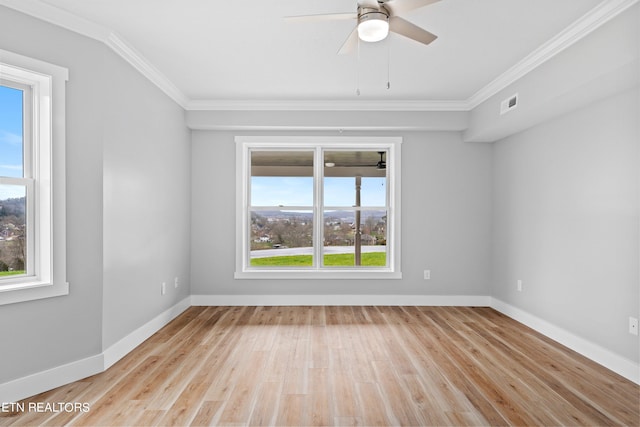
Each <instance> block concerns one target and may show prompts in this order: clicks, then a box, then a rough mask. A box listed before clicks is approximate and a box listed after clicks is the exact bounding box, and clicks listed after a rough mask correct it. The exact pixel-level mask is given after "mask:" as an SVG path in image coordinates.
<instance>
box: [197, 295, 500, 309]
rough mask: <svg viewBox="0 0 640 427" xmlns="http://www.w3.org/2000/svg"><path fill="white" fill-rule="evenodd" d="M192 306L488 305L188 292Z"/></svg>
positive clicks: (451, 299)
mask: <svg viewBox="0 0 640 427" xmlns="http://www.w3.org/2000/svg"><path fill="white" fill-rule="evenodd" d="M191 304H192V305H196V306H245V305H246V306H254V305H262V306H274V305H421V306H429V305H431V306H475V307H489V305H490V304H491V297H488V296H482V295H192V296H191Z"/></svg>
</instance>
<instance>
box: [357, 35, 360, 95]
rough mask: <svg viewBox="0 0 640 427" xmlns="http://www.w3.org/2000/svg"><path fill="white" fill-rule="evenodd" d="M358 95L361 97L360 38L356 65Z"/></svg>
mask: <svg viewBox="0 0 640 427" xmlns="http://www.w3.org/2000/svg"><path fill="white" fill-rule="evenodd" d="M356 95H357V96H360V37H358V59H357V63H356Z"/></svg>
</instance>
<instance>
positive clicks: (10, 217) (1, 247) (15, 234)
mask: <svg viewBox="0 0 640 427" xmlns="http://www.w3.org/2000/svg"><path fill="white" fill-rule="evenodd" d="M26 210H27V203H26V188H25V187H24V186H21V185H6V184H0V278H2V277H5V276H8V275H16V274H24V273H25V265H26V253H27V252H26V223H25V218H26V216H25V213H26Z"/></svg>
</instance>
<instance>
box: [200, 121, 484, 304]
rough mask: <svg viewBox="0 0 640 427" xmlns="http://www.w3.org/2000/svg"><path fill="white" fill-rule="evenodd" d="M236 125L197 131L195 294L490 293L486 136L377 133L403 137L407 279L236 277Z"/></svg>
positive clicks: (403, 235) (405, 267)
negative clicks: (475, 140)
mask: <svg viewBox="0 0 640 427" xmlns="http://www.w3.org/2000/svg"><path fill="white" fill-rule="evenodd" d="M319 114H322V113H319ZM363 114H366V113H363ZM290 125H291V126H295V125H296V123H290ZM236 134H238V132H235V133H233V132H222V131H194V132H193V137H192V191H193V194H192V207H193V208H192V226H193V233H192V241H191V244H192V246H191V254H192V256H191V261H192V293H193V294H195V295H211V294H226V295H243V294H256V295H262V294H292V295H302V294H329V295H331V294H400V295H402V294H409V295H411V294H426V295H488V292H489V276H490V241H491V238H490V232H491V229H490V220H491V219H490V216H491V215H490V212H491V208H490V203H491V198H490V197H489V195H490V185H491V146H490V145H484V144H468V143H464V142H462V139H461V134H460V133H459V132H394V133H388V134H383V135H399V136H402V137H403V138H404V142H403V144H402V208H401V209H402V210H401V214H402V216H401V218H402V273H403V279H401V280H364V281H363V280H331V281H323V280H307V281H300V280H279V281H269V280H234V278H233V273H234V268H235V259H234V256H235V217H236V215H235V196H236V195H235V184H234V182H235V161H234V159H235V143H234V136H235V135H236ZM267 134H268V133H267ZM276 134H279V135H285V134H286V133H285V132H277V133H276ZM294 134H295V135H301V134H303V133H302V132H296V133H294ZM333 134H334V135H337V134H338V133H337V132H336V133H333ZM342 135H343V136H347V135H366V133H353V134H351V133H349V132H346V133H343V134H342ZM375 135H381V133H380V132H376V133H375ZM424 269H430V270H431V277H432V279H431V280H429V281H425V280H424V279H423V270H424Z"/></svg>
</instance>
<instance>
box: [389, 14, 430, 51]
mask: <svg viewBox="0 0 640 427" xmlns="http://www.w3.org/2000/svg"><path fill="white" fill-rule="evenodd" d="M389 31H393V32H394V33H397V34H400V35H401V36H405V37H407V38H410V39H412V40H415V41H417V42H420V43H423V44H429V43H431V42H432V41H434V40H435V39H437V38H438V36H436V35H435V34H432V33H430V32H429V31H427V30H424V29H422V28H420V27H418V26H417V25H414V24H412V23H411V22H409V21H407V20H404V19H402V18H400V17H399V16H392V17H391V18H390V19H389Z"/></svg>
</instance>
